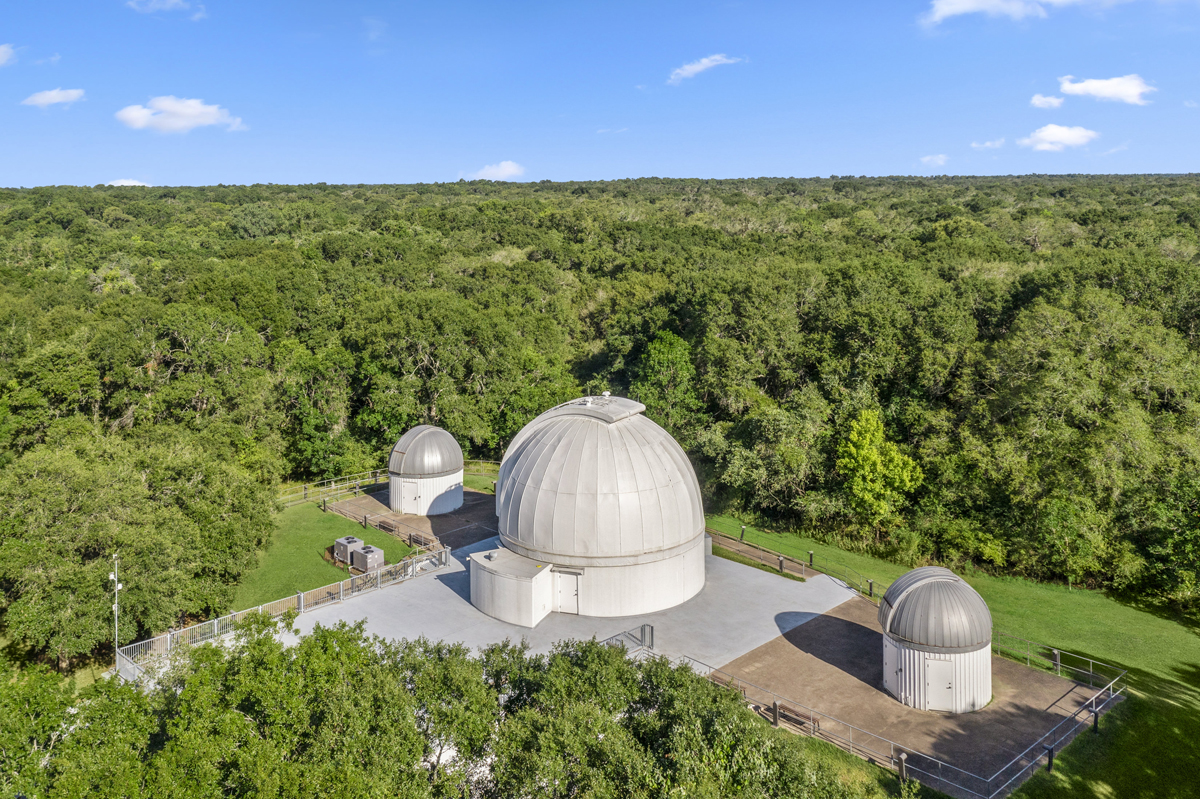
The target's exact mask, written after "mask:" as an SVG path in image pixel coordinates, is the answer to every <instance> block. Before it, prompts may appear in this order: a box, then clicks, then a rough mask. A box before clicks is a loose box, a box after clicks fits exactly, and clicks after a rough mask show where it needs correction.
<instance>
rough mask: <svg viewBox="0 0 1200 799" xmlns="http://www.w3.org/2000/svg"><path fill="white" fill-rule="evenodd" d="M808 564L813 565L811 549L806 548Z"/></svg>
mask: <svg viewBox="0 0 1200 799" xmlns="http://www.w3.org/2000/svg"><path fill="white" fill-rule="evenodd" d="M808 565H809V566H811V565H813V551H812V550H811V549H810V550H808Z"/></svg>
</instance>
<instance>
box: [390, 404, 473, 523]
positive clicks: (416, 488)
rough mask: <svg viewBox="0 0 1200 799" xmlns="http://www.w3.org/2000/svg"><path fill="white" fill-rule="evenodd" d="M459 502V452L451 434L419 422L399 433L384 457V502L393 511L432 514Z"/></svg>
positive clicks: (456, 506) (443, 511)
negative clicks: (390, 452)
mask: <svg viewBox="0 0 1200 799" xmlns="http://www.w3.org/2000/svg"><path fill="white" fill-rule="evenodd" d="M462 504H463V454H462V447H460V446H459V445H458V442H457V441H455V440H454V436H452V435H450V434H449V433H447V432H446V431H445V430H443V429H442V428H440V427H434V426H433V425H429V424H423V425H419V426H417V427H414V428H413V429H412V430H409V431H408V432H407V433H405V434H404V435H402V436H401V437H400V440H399V441H397V442H396V446H394V447H392V454H391V455H390V456H389V457H388V505H389V506H390V507H391V509H392V510H393V511H395V512H396V513H413V514H416V515H418V516H436V515H437V514H439V513H449V512H450V511H452V510H457V509H459V508H461V507H462Z"/></svg>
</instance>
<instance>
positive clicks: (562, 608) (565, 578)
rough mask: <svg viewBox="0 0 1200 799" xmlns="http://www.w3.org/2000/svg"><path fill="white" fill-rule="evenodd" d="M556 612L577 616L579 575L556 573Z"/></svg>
mask: <svg viewBox="0 0 1200 799" xmlns="http://www.w3.org/2000/svg"><path fill="white" fill-rule="evenodd" d="M558 612H559V613H574V614H576V615H578V614H579V575H578V574H572V573H571V572H559V573H558Z"/></svg>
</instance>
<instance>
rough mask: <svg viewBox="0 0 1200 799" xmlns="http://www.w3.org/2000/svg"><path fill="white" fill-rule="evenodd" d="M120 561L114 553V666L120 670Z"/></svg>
mask: <svg viewBox="0 0 1200 799" xmlns="http://www.w3.org/2000/svg"><path fill="white" fill-rule="evenodd" d="M119 567H120V561H118V560H117V553H116V552H114V553H113V570H112V571H111V572H109V574H108V579H109V580H111V581H112V584H113V666H114V667H116V668H120V666H121V664H120V663H118V662H117V655H118V654H119V653H120V651H121V650H120V648H119V647H120V639H119V637H118V636H119V634H120V633H119V627H118V624H119V622H120V620H121V588H123V586H122V585H121V580H120V572H119Z"/></svg>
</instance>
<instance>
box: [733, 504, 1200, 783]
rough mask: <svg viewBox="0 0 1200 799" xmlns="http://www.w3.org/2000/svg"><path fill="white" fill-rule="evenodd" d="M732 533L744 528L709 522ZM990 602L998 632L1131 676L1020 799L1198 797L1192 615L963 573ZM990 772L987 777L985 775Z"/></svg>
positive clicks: (884, 571) (1199, 701)
mask: <svg viewBox="0 0 1200 799" xmlns="http://www.w3.org/2000/svg"><path fill="white" fill-rule="evenodd" d="M709 525H710V526H711V527H713V528H714V529H717V530H720V531H722V532H725V533H728V534H731V535H737V534H739V533H740V531H741V522H740V521H738V520H736V519H732V518H730V517H723V516H712V517H709ZM746 540H748V541H752V542H753V543H755V544H758V545H759V546H762V547H766V548H768V549H773V550H775V551H777V552H780V553H782V554H785V555H791V556H792V557H797V558H800V557H803V558H807V557H808V551H809V550H812V551H813V552H814V553H815V554H817V555H822V556H824V557H827V558H830V559H832V560H837V561H840V562H842V563H844V564H846V565H848V566H851V567H852V568H854V569H857V570H858V571H860V572H862V573H863V574H864V575H866V576H867V577H870V578H873V579H875V580H876V581H877V582H880V583H890V582H891V581H892V580H894V579H896V577H898V576H900V575H901V574H903V573H904V572H905V571H906V570H907V569H906V568H905V567H903V566H898V565H896V564H894V563H888V562H887V561H883V560H879V559H877V558H872V557H870V556H867V555H860V554H855V553H852V552H845V551H843V550H839V549H838V548H837V547H832V546H829V545H828V544H821V543H819V542H817V541H814V540H812V539H810V538H804V537H802V536H798V535H791V534H779V533H768V532H763V531H761V530H757V529H754V528H751V527H749V526H747V528H746ZM963 577H964V578H965V579H966V580H967V582H968V583H970V584H971V585H972V586H973V587H974V588H975V590H977V591H978V592H979V593H980V595H982V596H983V598H984V599H985V600H986V601H987V603H988V607H989V608H990V609H991V612H992V619H993V623H994V625H995V628H996V629H997V630H999V631H1001V632H1005V633H1008V634H1010V635H1016V636H1020V637H1022V638H1028V639H1030V640H1032V641H1037V642H1039V643H1042V644H1047V645H1050V646H1054V647H1057V648H1059V649H1064V650H1069V651H1071V652H1075V653H1077V654H1080V655H1085V656H1087V657H1090V658H1093V659H1095V660H1099V661H1103V662H1105V663H1109V664H1112V665H1114V666H1118V667H1120V668H1123V669H1127V670H1128V671H1129V676H1128V681H1129V689H1130V691H1129V698H1128V699H1126V700H1125V701H1123V702H1121V703H1119V704H1118V705H1117V707H1116V708H1115V709H1114V710H1112V711H1111V712H1110V713H1108V714H1106V715H1105V716H1104V718H1103V720H1102V721H1101V724H1100V726H1101V733H1100V734H1099V735H1093V734H1092V733H1090V732H1087V733H1081V734H1080V735H1079V736H1078V737H1077V738H1076V740H1075V741H1074V742H1073V743H1072V744H1071V745H1070V746H1069V747H1068V748H1067V749H1066V751H1065V752H1062V753H1060V754H1058V755H1057V756H1056V758H1055V762H1054V772H1053V773H1046V771H1045V770H1044V769H1043V770H1041V771H1039V772H1038V773H1037V774H1035V775H1034V776H1033V777H1032V778H1031V779H1030V780H1029V781H1028V782H1026V783H1025V784H1024V785H1022V786H1021V788H1020V789H1018V791H1017V792H1016V793H1015V794H1014V796H1017V797H1030V798H1033V797H1037V799H1041V798H1042V797H1097V799H1124V798H1125V797H1137V798H1138V799H1140V798H1141V797H1146V798H1147V799H1149V797H1180V799H1182V798H1183V797H1200V624H1198V623H1197V620H1196V619H1195V618H1191V617H1187V616H1183V615H1180V614H1174V613H1170V612H1167V611H1161V610H1155V609H1145V608H1139V607H1133V606H1130V605H1128V604H1125V603H1123V602H1121V601H1119V600H1117V599H1114V598H1112V597H1110V596H1108V595H1106V594H1104V593H1102V592H1099V591H1085V590H1078V589H1076V590H1068V589H1067V588H1066V587H1065V586H1058V585H1047V584H1041V583H1034V582H1031V581H1028V580H1021V579H1016V578H1006V577H992V576H989V575H984V574H964V575H963ZM987 776H990V775H987Z"/></svg>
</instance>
